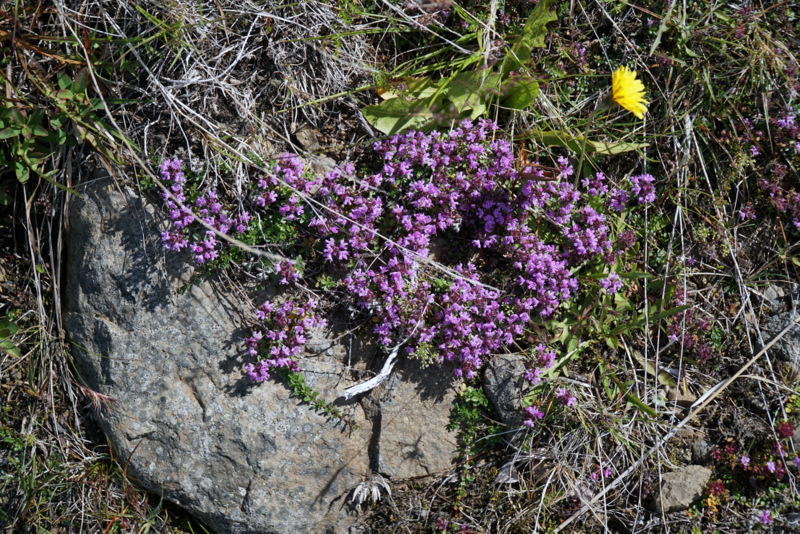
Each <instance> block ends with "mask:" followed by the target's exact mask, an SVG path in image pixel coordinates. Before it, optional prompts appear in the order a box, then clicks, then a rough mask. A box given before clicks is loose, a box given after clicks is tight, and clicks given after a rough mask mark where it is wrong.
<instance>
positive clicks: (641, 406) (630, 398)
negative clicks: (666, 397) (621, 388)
mask: <svg viewBox="0 0 800 534" xmlns="http://www.w3.org/2000/svg"><path fill="white" fill-rule="evenodd" d="M625 398H626V399H627V400H628V402H630V403H631V404H633V405H634V406H636V407H637V408H639V410H640V411H642V412H644V413H646V414H647V415H649V416H650V417H657V416H658V414H656V411H655V410H654V409H652V408H651V407H650V406H648V405H646V404H645V403H644V402H642V401H641V399H639V397H637V396H636V395H634V394H633V393H626V394H625Z"/></svg>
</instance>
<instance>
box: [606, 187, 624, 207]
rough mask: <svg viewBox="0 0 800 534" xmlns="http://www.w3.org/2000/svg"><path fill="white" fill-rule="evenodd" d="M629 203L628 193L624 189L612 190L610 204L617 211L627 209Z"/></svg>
mask: <svg viewBox="0 0 800 534" xmlns="http://www.w3.org/2000/svg"><path fill="white" fill-rule="evenodd" d="M627 203H628V193H627V192H626V191H623V190H622V189H614V191H612V192H611V201H610V202H609V206H611V209H613V210H616V211H625V205H626V204H627Z"/></svg>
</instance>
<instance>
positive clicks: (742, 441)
mask: <svg viewBox="0 0 800 534" xmlns="http://www.w3.org/2000/svg"><path fill="white" fill-rule="evenodd" d="M112 7H113V8H112ZM90 12H91V13H101V14H102V16H98V15H93V16H91V17H89V16H86V15H85V14H84V13H90ZM798 17H800V13H798V7H797V5H795V4H794V3H792V2H766V3H761V4H753V3H746V4H742V5H741V6H738V5H737V6H733V5H720V4H702V5H700V4H698V3H695V4H693V5H691V6H687V5H683V4H678V3H673V2H661V1H656V2H649V3H646V5H642V6H634V5H632V4H627V3H621V2H593V3H578V4H575V3H559V2H555V1H551V0H540V1H539V2H526V1H519V2H514V1H510V0H507V1H505V2H482V1H472V0H467V1H464V2H410V3H405V2H393V1H386V2H361V1H341V2H336V3H331V5H323V4H312V3H290V2H271V3H268V4H266V5H256V3H244V4H242V3H232V2H225V1H222V2H219V3H215V4H214V5H213V6H212V9H211V14H209V11H208V9H206V10H205V11H204V10H203V9H200V7H198V6H193V5H186V6H183V7H181V8H180V9H179V8H178V7H176V6H171V7H170V6H158V5H155V4H154V3H151V2H146V1H142V2H131V3H130V5H126V6H124V7H122V8H118V7H115V6H112V3H111V2H105V1H100V0H95V1H94V2H92V10H89V9H88V8H87V10H86V11H82V10H81V9H79V8H76V7H75V6H72V5H69V3H66V2H52V3H45V4H41V5H36V6H34V5H28V3H26V2H20V3H18V4H17V5H16V6H15V7H14V8H13V9H6V8H3V10H2V11H0V46H1V47H2V48H0V50H2V54H3V55H2V56H1V57H2V58H3V62H4V63H3V64H4V66H6V67H7V69H6V70H7V72H6V73H4V74H3V83H4V87H5V89H6V95H7V101H6V103H5V104H4V107H3V108H2V110H0V177H1V179H2V182H0V184H2V189H0V203H1V204H2V205H3V208H2V209H3V218H2V219H1V220H0V224H2V225H3V227H4V228H6V229H7V231H5V232H4V233H3V238H2V239H3V240H4V241H3V243H2V246H3V247H4V256H3V259H2V260H1V262H0V267H1V268H2V270H3V272H4V273H11V276H8V277H6V278H4V279H3V281H2V284H3V285H2V286H0V287H1V288H2V294H3V296H4V297H5V296H8V298H7V299H5V300H4V301H3V303H2V308H0V345H1V346H2V349H3V351H4V352H3V355H2V360H1V361H0V370H2V372H0V385H1V386H2V388H3V389H2V391H3V395H4V398H5V399H7V401H8V402H7V404H4V406H3V411H2V414H0V418H1V419H0V425H2V426H0V465H2V469H3V470H2V472H0V476H1V477H2V478H0V488H1V489H0V525H5V524H7V525H10V528H18V529H24V528H29V529H32V530H33V529H48V530H57V529H59V528H61V529H64V528H67V529H69V528H72V527H73V526H74V525H75V524H77V523H76V521H77V519H76V517H78V516H79V515H80V517H81V518H82V519H81V521H84V519H83V518H84V517H86V516H88V517H90V519H85V521H88V523H86V524H87V525H90V526H89V527H87V528H88V529H89V530H97V531H99V530H103V531H108V532H117V531H126V532H127V531H133V530H136V531H144V530H146V529H147V528H150V529H156V530H166V529H167V528H175V529H179V530H180V529H185V530H184V531H196V530H197V529H200V528H202V526H201V525H199V524H197V523H195V522H193V521H192V520H191V519H190V518H186V517H182V516H181V515H180V513H178V518H179V519H177V520H173V519H171V517H172V516H173V515H175V514H174V512H173V511H172V510H169V511H165V510H164V509H163V508H162V507H161V506H160V505H159V506H154V505H153V503H155V502H158V499H157V498H154V497H153V496H152V495H148V494H147V493H145V492H143V491H141V490H138V489H136V488H135V487H134V485H133V484H132V482H131V481H129V480H128V479H127V477H126V474H125V469H124V465H122V466H120V465H119V464H118V463H116V460H115V459H113V458H110V457H109V454H108V450H107V448H106V445H105V443H104V442H103V441H102V440H99V439H98V438H97V436H96V435H95V434H94V431H93V430H92V429H91V428H90V427H89V426H87V425H88V423H87V424H86V425H82V424H80V423H79V422H78V421H79V420H84V421H85V420H87V417H86V414H87V413H89V411H90V410H92V409H101V408H102V403H103V402H107V401H108V399H103V398H101V397H100V396H99V395H98V394H96V393H94V392H92V391H89V390H87V389H86V388H83V387H82V386H81V385H80V384H78V383H77V382H76V381H75V380H74V379H73V377H72V375H71V373H70V368H69V365H68V362H69V359H68V348H69V347H68V344H67V342H66V340H65V338H64V336H63V335H61V334H60V323H59V321H60V317H59V310H60V308H59V306H60V304H59V294H60V292H59V291H60V290H59V286H58V285H59V279H60V278H59V274H58V273H59V269H60V266H61V260H62V257H61V254H62V253H61V252H60V248H59V246H60V245H59V235H60V234H59V228H61V226H60V225H61V224H62V223H63V219H62V217H63V213H64V211H63V205H64V201H65V199H66V198H67V195H69V194H72V193H71V192H70V189H71V188H72V186H74V185H75V180H76V178H74V177H73V174H72V169H75V168H78V169H82V170H81V172H82V173H84V175H83V176H84V178H86V173H88V170H87V169H89V168H90V167H91V166H92V165H95V166H103V165H107V166H111V165H117V166H120V167H119V168H120V169H126V170H125V171H124V175H122V176H121V179H123V180H125V181H126V183H128V184H129V185H133V186H135V187H137V188H139V190H140V191H141V193H142V195H147V196H148V197H149V198H150V199H152V200H154V201H155V202H158V203H160V205H161V206H162V207H163V213H164V214H165V216H166V217H167V218H168V219H169V221H170V224H169V226H168V227H165V228H164V230H163V233H162V234H161V235H160V238H161V240H162V242H163V244H164V248H165V251H166V253H168V254H174V255H177V256H178V257H181V258H185V259H186V260H187V261H190V262H193V263H194V264H195V265H196V266H197V267H198V270H199V272H201V273H205V274H216V275H220V276H225V277H227V278H226V279H227V280H229V283H230V284H231V286H232V287H237V288H245V287H251V288H252V287H253V285H255V286H256V287H257V288H258V289H264V288H267V287H269V288H275V290H276V292H277V295H276V296H275V298H272V299H270V300H268V301H266V302H265V301H263V300H262V301H255V297H254V295H255V292H251V294H250V298H252V299H253V302H252V303H251V305H252V309H251V310H250V317H251V324H250V325H249V326H248V328H249V331H250V334H249V337H248V339H247V342H246V345H247V346H246V347H244V349H243V358H245V360H246V363H245V364H243V366H242V368H241V370H240V371H241V373H242V376H243V377H247V378H248V379H249V380H252V381H254V382H256V383H259V382H263V381H266V380H279V381H283V382H284V383H286V384H287V387H289V388H293V390H294V391H295V392H296V393H297V392H298V391H299V392H300V393H302V395H300V394H299V395H298V396H299V397H301V398H313V399H315V400H314V402H313V403H312V404H311V406H309V409H317V410H322V411H324V412H325V413H326V414H327V415H328V416H330V417H332V418H346V417H347V416H346V414H343V413H341V412H340V411H338V410H337V409H336V408H335V407H334V406H332V405H327V404H325V403H324V402H322V401H317V400H316V399H317V392H313V391H311V390H309V389H308V387H307V386H305V383H304V382H303V380H302V375H300V374H299V371H298V369H299V367H298V365H297V361H298V358H301V357H302V354H303V346H304V343H305V340H306V336H307V334H308V332H309V331H310V330H312V329H318V328H323V329H324V328H326V327H327V323H328V322H329V319H330V318H331V317H334V316H344V317H347V321H348V326H349V327H350V331H352V332H355V333H356V334H357V335H358V336H362V337H363V338H364V339H368V340H371V341H372V342H374V343H376V344H377V345H379V346H380V347H381V349H382V352H383V353H384V354H385V355H386V357H387V358H388V357H389V355H391V354H396V356H397V357H398V358H403V359H410V360H414V361H415V362H416V363H415V365H419V366H422V367H425V368H426V369H430V371H431V372H442V370H443V371H444V372H446V373H448V374H450V375H452V380H453V381H454V383H457V384H460V385H459V391H460V397H459V404H458V406H457V407H456V409H455V410H454V413H453V416H452V420H453V428H457V429H458V430H459V432H460V439H461V444H462V451H461V457H460V461H459V464H458V465H457V466H454V470H453V472H452V473H448V474H446V475H443V476H442V477H440V478H436V477H431V478H430V479H429V480H395V481H391V482H392V491H391V494H389V493H388V492H385V488H384V487H383V484H386V482H385V481H383V482H381V484H382V485H381V488H383V489H381V488H378V487H377V486H376V487H375V488H374V489H373V490H372V491H371V492H366V490H363V488H362V491H361V492H360V494H362V499H361V500H360V501H359V502H358V504H359V509H360V508H361V506H360V505H361V504H362V503H363V500H364V499H365V498H366V497H364V496H365V495H367V493H369V494H370V495H371V501H374V502H372V503H371V504H370V505H369V506H365V507H364V515H363V519H364V524H365V528H371V529H373V531H375V532H437V531H438V532H532V531H542V532H561V531H572V530H574V531H576V532H578V531H580V532H594V531H597V532H600V531H604V530H605V529H606V528H609V529H611V530H613V531H620V532H623V531H625V532H630V531H636V532H645V531H646V532H664V531H667V530H669V531H674V532H704V531H719V532H744V531H755V530H759V529H762V530H767V529H769V528H777V527H780V528H786V529H791V528H793V527H792V525H794V524H795V523H793V521H795V520H796V518H797V517H800V516H797V514H798V513H800V509H798V507H800V502H799V501H798V496H797V488H796V480H797V476H798V474H800V471H799V470H798V464H800V457H799V456H798V452H800V451H798V450H796V449H795V447H797V444H798V442H799V441H800V440H798V439H797V436H798V434H797V433H796V431H795V429H796V428H797V426H798V424H799V423H800V422H798V419H797V417H798V409H800V408H798V406H800V401H799V400H798V399H800V392H798V389H797V388H798V376H799V375H800V372H798V369H800V366H799V365H798V362H791V361H784V360H786V358H783V359H782V358H781V357H780V356H779V355H778V353H777V352H776V351H775V350H767V351H766V353H765V354H761V353H760V352H759V351H760V348H761V347H762V346H763V345H764V344H765V343H766V342H768V341H769V337H770V336H769V335H767V334H766V333H765V332H762V328H761V327H762V325H763V324H764V322H765V320H766V318H767V317H768V316H770V315H778V314H780V313H783V312H785V311H788V310H792V309H795V310H796V309H797V306H798V300H800V290H798V289H796V288H798V287H800V286H797V285H795V284H800V275H798V273H797V268H798V266H800V259H798V258H799V257H800V256H798V250H799V249H800V178H798V176H800V174H798V167H800V123H799V122H798V119H797V112H796V111H795V110H796V109H797V106H798V105H800V103H798V101H797V95H798V91H800V80H798V69H800V64H799V63H798V58H797V54H798V52H797V51H798V49H800V48H799V47H798V43H799V42H800V27H799V26H798V25H800V22H799V20H800V19H798ZM34 64H35V65H37V67H36V68H32V67H31V65H34ZM42 69H44V70H42ZM48 69H49V70H48ZM301 124H308V125H310V128H311V130H313V131H315V132H316V134H315V138H316V139H315V140H314V141H313V142H311V141H308V138H307V137H304V136H303V135H301V133H302V132H303V129H302V128H300V126H301ZM323 156H328V157H330V158H331V159H332V161H330V160H326V158H325V157H323ZM123 164H127V165H128V166H127V167H122V166H121V165H123ZM245 281H247V283H248V284H250V285H249V286H248V285H247V284H245V283H244V282H245ZM254 281H255V282H254ZM242 292H243V293H246V292H247V290H245V289H242ZM509 355H510V356H515V357H519V358H521V359H522V361H523V362H524V368H525V371H524V384H525V385H524V390H523V391H522V392H521V397H524V403H523V404H522V405H521V406H519V416H520V421H521V423H520V425H518V427H517V428H507V427H503V426H502V425H500V424H499V423H497V420H498V418H497V417H496V414H495V413H494V412H493V407H492V406H491V405H490V403H489V402H488V401H487V398H486V395H485V393H484V390H483V386H482V381H481V380H482V376H483V373H484V372H485V369H486V367H487V366H488V365H491V362H492V361H493V360H495V359H496V358H498V357H500V356H509ZM22 370H24V371H25V372H22ZM374 372H375V373H377V372H378V369H375V370H374ZM304 388H305V389H304ZM48 391H49V392H51V393H47V394H45V392H48ZM87 401H91V404H94V408H92V407H91V406H90V403H89V402H87ZM4 402H5V401H4ZM56 411H57V412H58V413H70V411H72V412H74V414H76V416H75V417H73V418H68V417H67V418H65V417H61V418H60V419H58V421H57V424H58V425H60V426H62V427H66V428H67V430H65V432H69V433H70V435H71V436H73V438H71V439H70V440H69V444H65V442H64V440H61V441H59V440H58V439H57V438H56V437H54V436H55V433H54V432H53V431H52V430H50V429H51V427H52V425H51V426H47V425H48V424H50V423H47V421H48V417H50V415H49V414H51V413H56ZM54 421H55V420H54ZM32 422H35V424H33V423H32ZM692 429H693V430H692ZM698 436H702V437H698ZM42 450H53V451H57V453H47V454H45V453H43V452H42ZM702 450H707V451H708V454H707V455H704V454H701V452H697V451H702ZM76 458H80V461H78V460H76ZM690 463H695V464H696V463H701V464H704V465H706V466H708V467H709V468H710V469H711V470H712V477H711V480H710V482H709V483H708V484H707V486H706V487H705V489H704V491H703V494H702V496H701V497H700V498H698V499H696V500H695V502H694V504H693V505H692V506H691V507H690V508H689V509H688V510H685V511H681V512H676V513H674V514H666V515H661V514H656V513H654V512H653V508H652V500H653V498H654V496H655V495H657V488H658V487H659V484H660V482H661V477H662V474H663V473H664V472H668V471H671V470H674V469H677V468H678V467H680V466H682V465H686V464H690ZM43 473H45V474H43ZM76 473H78V474H77V475H76ZM381 480H383V479H381ZM86 486H88V487H92V488H93V491H94V493H91V494H90V495H87V493H86V492H82V491H81V490H80V487H86ZM44 488H49V489H48V491H44V490H43V489H44ZM148 502H149V503H150V504H149V505H148ZM76 510H82V512H78V511H76ZM81 524H84V523H81Z"/></svg>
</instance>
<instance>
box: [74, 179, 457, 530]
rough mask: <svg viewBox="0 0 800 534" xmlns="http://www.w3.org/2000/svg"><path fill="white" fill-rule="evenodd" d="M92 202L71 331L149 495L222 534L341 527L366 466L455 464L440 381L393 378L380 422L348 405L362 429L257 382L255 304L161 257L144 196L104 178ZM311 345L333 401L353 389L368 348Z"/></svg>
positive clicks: (113, 430) (77, 356)
mask: <svg viewBox="0 0 800 534" xmlns="http://www.w3.org/2000/svg"><path fill="white" fill-rule="evenodd" d="M80 192H81V194H82V198H75V199H73V202H72V205H71V208H70V235H69V248H68V251H67V256H68V267H67V273H66V283H65V284H64V287H65V288H66V291H65V296H64V301H65V310H64V312H65V324H66V328H67V332H68V335H69V338H70V340H71V341H72V343H73V347H74V349H73V356H74V360H75V366H76V370H77V373H78V375H79V380H81V381H82V382H83V383H84V384H85V385H86V386H88V387H89V388H90V389H92V390H94V391H97V392H99V393H102V394H103V395H108V396H110V397H112V398H113V399H114V400H113V402H110V403H109V404H108V405H107V406H106V407H105V408H104V409H103V410H102V411H101V412H100V413H98V414H97V419H98V422H99V424H100V426H101V428H102V429H103V430H104V432H105V433H106V434H107V435H108V437H109V440H110V442H111V444H112V446H113V448H114V450H115V454H116V455H117V457H118V458H120V459H121V460H122V461H123V462H125V463H127V466H128V474H129V475H132V476H133V477H134V478H135V479H137V480H139V481H140V482H141V484H142V485H144V486H145V487H147V488H148V489H150V490H152V491H154V492H156V493H158V494H161V493H162V492H163V495H164V496H165V497H166V498H167V499H169V500H171V501H173V502H176V503H177V504H179V505H181V506H182V507H184V508H186V509H187V510H189V511H190V512H191V513H193V514H194V515H196V516H197V517H198V518H199V519H201V520H202V521H204V522H205V523H206V524H207V525H208V526H209V527H211V528H212V529H213V530H214V531H216V532H221V533H229V532H230V533H245V532H253V533H256V532H259V533H287V534H288V533H292V534H294V533H296V532H315V533H316V532H325V533H338V532H347V530H348V527H349V526H351V525H353V523H354V521H355V517H354V516H353V514H352V513H351V508H350V506H349V505H348V502H347V497H348V494H349V493H350V492H351V491H352V490H353V489H354V488H355V487H356V485H357V484H358V482H359V481H360V480H361V478H362V477H363V476H364V475H366V474H368V473H369V472H370V465H373V466H380V468H381V469H382V470H383V471H384V472H386V473H387V474H392V475H393V476H410V475H412V474H419V473H424V472H428V471H431V470H438V469H440V468H443V467H446V466H447V465H449V463H450V460H451V458H452V455H453V449H454V447H453V446H452V443H450V440H451V439H452V436H449V435H447V433H446V432H444V428H443V427H442V428H441V429H439V431H438V432H439V433H438V434H437V433H435V432H434V430H433V427H434V426H436V427H438V424H439V420H441V418H442V417H444V418H446V417H447V415H448V414H449V410H450V405H449V403H450V402H451V400H452V396H449V395H450V394H444V393H443V391H444V389H442V391H441V392H440V394H439V395H438V396H436V395H433V396H431V395H428V396H427V397H425V396H424V395H423V397H422V401H420V398H419V396H416V397H415V395H414V394H415V393H416V391H417V390H418V389H420V388H421V389H422V390H423V391H428V390H430V387H431V384H429V385H428V386H421V385H420V384H423V383H424V381H420V380H417V381H416V382H414V381H413V380H412V381H411V382H408V383H407V382H406V379H405V377H403V378H401V377H399V376H395V377H392V380H393V381H394V382H393V384H390V389H391V391H392V395H390V396H389V397H388V398H386V399H380V400H379V401H378V402H372V405H373V406H372V412H371V418H370V419H369V420H368V419H367V418H366V417H365V414H364V411H363V409H362V407H361V406H360V405H359V404H358V401H357V400H353V401H350V402H347V403H344V402H342V403H341V404H340V407H341V408H342V409H343V410H344V411H345V412H347V413H349V414H351V416H352V418H353V420H354V421H355V422H356V423H357V424H359V425H360V426H361V428H360V429H359V430H357V431H355V432H353V433H350V432H349V431H348V430H347V429H346V428H345V425H344V424H343V423H341V422H338V421H335V420H330V419H328V418H326V417H324V416H322V415H320V414H317V413H315V412H314V410H313V409H312V408H311V407H309V406H308V405H307V404H304V403H301V402H300V401H298V400H297V399H295V398H292V397H291V395H290V393H289V391H288V390H287V388H286V387H285V386H284V385H283V384H282V383H281V382H278V381H268V382H265V383H261V384H255V383H253V382H251V381H250V380H249V379H248V378H247V377H246V375H245V374H244V372H243V371H242V366H243V364H244V363H245V362H244V360H243V355H244V354H245V352H244V343H243V340H244V338H245V337H246V336H247V335H249V330H248V329H247V328H246V321H247V320H249V318H248V317H247V316H246V315H247V314H246V313H244V312H242V311H241V310H243V309H245V308H246V307H245V306H242V305H241V304H240V303H239V302H238V301H237V300H236V299H235V298H234V295H232V294H231V291H230V290H229V289H228V288H226V287H223V286H222V284H221V283H220V282H213V281H198V280H197V279H193V278H192V268H191V265H190V263H189V262H187V261H184V260H185V258H184V257H180V255H177V254H173V253H169V255H165V251H164V248H163V246H162V244H161V242H160V236H159V233H158V231H157V230H158V228H159V226H163V221H160V219H159V217H158V216H157V215H156V214H155V210H153V208H152V207H151V206H149V205H147V203H145V202H142V200H141V199H140V198H138V197H137V195H135V194H133V193H132V192H130V191H127V190H125V189H124V188H123V189H122V190H121V191H120V189H119V188H118V187H117V186H116V185H115V184H113V183H112V182H111V181H110V180H107V179H104V180H99V181H95V182H93V183H92V184H91V185H89V186H88V187H86V188H83V189H81V191H80ZM123 192H124V194H123ZM159 221H160V224H159ZM309 337H310V340H309V343H307V345H306V350H307V352H306V354H305V357H304V359H303V360H301V368H303V370H304V374H305V376H306V381H307V383H308V384H309V385H310V386H311V387H312V388H314V389H315V390H317V391H321V392H322V393H323V397H324V398H325V399H326V400H330V401H332V400H334V399H336V398H337V396H338V395H339V394H340V393H341V391H342V390H343V389H344V388H345V387H347V386H349V385H351V384H352V382H350V381H348V380H347V379H346V378H345V377H344V376H343V369H344V368H345V365H346V364H347V363H348V357H350V358H352V363H354V364H356V363H359V362H360V363H361V364H362V365H361V366H362V367H363V361H364V360H365V359H366V356H367V355H366V352H368V351H364V352H362V354H360V355H359V354H353V353H348V350H347V347H346V345H345V343H344V341H341V340H340V341H336V342H334V341H331V339H336V338H337V335H336V334H335V333H332V332H316V333H314V334H313V335H312V336H309ZM355 345H357V346H360V345H359V344H358V343H356V344H355ZM353 352H357V351H353ZM429 371H430V370H429ZM429 374H430V373H429ZM434 374H435V373H434ZM436 387H437V388H438V387H443V384H436ZM384 393H385V392H384ZM372 395H373V396H375V395H378V392H373V394H372ZM384 396H385V395H384ZM337 402H338V401H337ZM364 402H365V403H367V402H368V401H367V400H364ZM376 409H377V410H378V411H377V412H375V410H376ZM375 417H379V418H380V419H381V421H382V424H381V425H379V427H374V424H370V423H374V422H375ZM423 422H427V423H429V426H425V425H424V424H422V423H423ZM371 427H374V428H372V429H371ZM409 440H410V441H409ZM453 441H454V440H453ZM415 443H416V444H418V445H419V447H420V450H421V451H422V452H421V453H420V454H417V451H416V449H414V448H413V445H414V444H415Z"/></svg>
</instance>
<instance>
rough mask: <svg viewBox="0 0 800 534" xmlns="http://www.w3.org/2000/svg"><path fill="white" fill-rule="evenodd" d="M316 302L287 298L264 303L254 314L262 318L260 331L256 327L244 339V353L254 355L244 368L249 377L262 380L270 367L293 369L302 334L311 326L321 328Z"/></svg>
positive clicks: (300, 349)
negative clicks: (301, 301)
mask: <svg viewBox="0 0 800 534" xmlns="http://www.w3.org/2000/svg"><path fill="white" fill-rule="evenodd" d="M316 309H317V303H316V301H314V300H308V301H306V302H305V303H299V302H296V301H294V300H287V301H285V302H283V303H282V304H274V303H272V302H269V301H267V302H265V303H264V304H263V305H262V306H261V308H259V310H258V312H257V313H256V315H257V316H258V319H259V320H261V321H263V325H262V326H263V328H264V330H263V331H262V330H256V331H255V332H253V335H252V336H251V337H249V338H247V339H246V340H245V343H246V344H247V352H248V354H250V356H253V357H255V358H258V361H256V363H248V364H247V365H245V367H244V369H245V371H246V372H247V374H248V375H249V376H250V378H251V379H253V380H255V381H258V382H262V381H264V380H268V379H269V377H270V369H273V368H275V367H287V368H289V369H290V370H292V371H297V370H298V367H297V360H296V358H297V357H298V356H299V355H300V353H301V352H302V349H303V345H304V344H305V342H306V334H307V333H309V332H310V331H311V330H312V329H314V328H324V327H325V319H322V318H320V317H318V316H317V314H316Z"/></svg>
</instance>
